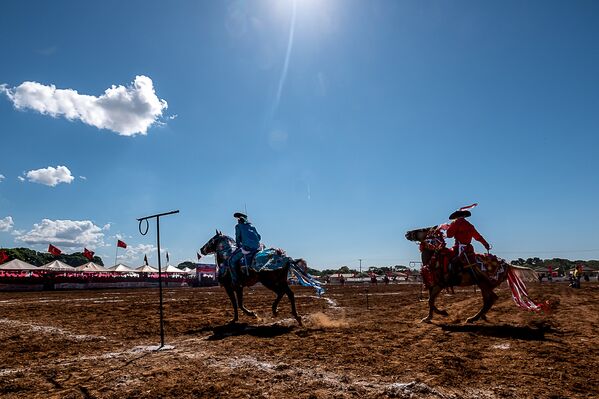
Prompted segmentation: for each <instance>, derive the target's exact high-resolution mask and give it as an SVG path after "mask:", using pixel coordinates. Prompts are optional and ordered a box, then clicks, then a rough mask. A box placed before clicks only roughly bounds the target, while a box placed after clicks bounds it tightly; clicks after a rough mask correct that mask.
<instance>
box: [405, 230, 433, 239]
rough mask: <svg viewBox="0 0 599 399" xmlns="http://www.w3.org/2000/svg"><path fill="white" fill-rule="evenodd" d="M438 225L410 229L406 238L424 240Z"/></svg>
mask: <svg viewBox="0 0 599 399" xmlns="http://www.w3.org/2000/svg"><path fill="white" fill-rule="evenodd" d="M436 228H437V226H431V227H423V228H421V229H416V230H410V231H408V232H407V233H406V239H407V240H409V241H422V240H424V239H425V238H426V236H427V235H428V234H429V233H430V232H431V231H432V230H434V229H436Z"/></svg>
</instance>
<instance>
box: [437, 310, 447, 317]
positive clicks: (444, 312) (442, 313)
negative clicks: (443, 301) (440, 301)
mask: <svg viewBox="0 0 599 399" xmlns="http://www.w3.org/2000/svg"><path fill="white" fill-rule="evenodd" d="M439 314H440V315H441V316H444V317H447V316H449V313H447V311H446V310H441V311H440V312H439Z"/></svg>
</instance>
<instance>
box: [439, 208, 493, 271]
mask: <svg viewBox="0 0 599 399" xmlns="http://www.w3.org/2000/svg"><path fill="white" fill-rule="evenodd" d="M471 215H472V214H471V213H470V211H468V210H459V211H455V212H454V213H452V214H451V215H450V216H449V219H450V220H453V222H451V224H450V225H449V228H448V229H447V237H448V238H452V237H453V238H455V244H454V246H453V255H454V258H453V260H452V262H451V263H455V261H459V262H460V263H461V264H462V265H464V266H466V265H469V264H472V263H474V262H475V258H474V247H473V246H472V244H471V242H472V239H473V238H474V239H475V240H476V241H478V242H480V243H481V244H482V245H483V246H484V247H485V248H486V249H487V251H488V250H489V249H490V248H491V246H490V245H489V243H488V242H487V241H486V240H485V239H484V238H483V236H481V235H480V233H479V232H478V231H476V229H475V228H474V226H473V225H472V224H470V222H468V221H467V220H466V219H465V218H467V217H468V216H471Z"/></svg>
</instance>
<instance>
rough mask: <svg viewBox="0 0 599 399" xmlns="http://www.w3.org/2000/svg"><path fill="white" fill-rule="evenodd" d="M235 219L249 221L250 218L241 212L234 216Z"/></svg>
mask: <svg viewBox="0 0 599 399" xmlns="http://www.w3.org/2000/svg"><path fill="white" fill-rule="evenodd" d="M233 217H234V218H238V219H239V218H243V219H247V218H248V217H247V216H246V215H244V214H243V213H241V212H235V213H234V214H233Z"/></svg>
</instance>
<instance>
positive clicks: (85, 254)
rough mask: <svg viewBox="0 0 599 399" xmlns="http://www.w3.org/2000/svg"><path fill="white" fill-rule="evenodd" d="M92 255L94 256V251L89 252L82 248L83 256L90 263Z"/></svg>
mask: <svg viewBox="0 0 599 399" xmlns="http://www.w3.org/2000/svg"><path fill="white" fill-rule="evenodd" d="M94 254H95V252H94V251H90V250H89V249H87V248H83V256H85V257H86V258H87V259H89V260H90V261H91V260H93V259H94Z"/></svg>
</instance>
